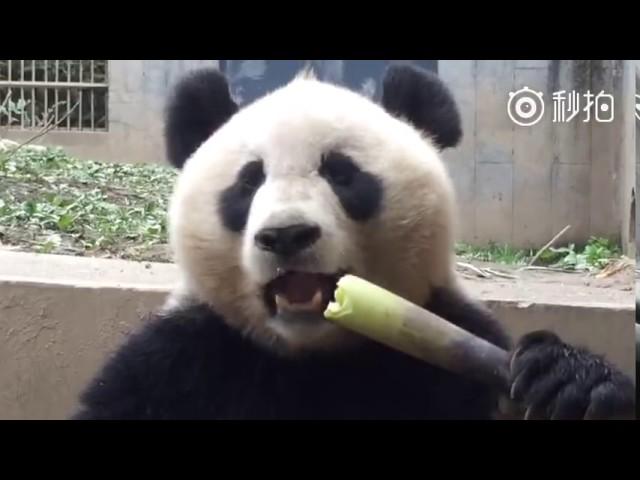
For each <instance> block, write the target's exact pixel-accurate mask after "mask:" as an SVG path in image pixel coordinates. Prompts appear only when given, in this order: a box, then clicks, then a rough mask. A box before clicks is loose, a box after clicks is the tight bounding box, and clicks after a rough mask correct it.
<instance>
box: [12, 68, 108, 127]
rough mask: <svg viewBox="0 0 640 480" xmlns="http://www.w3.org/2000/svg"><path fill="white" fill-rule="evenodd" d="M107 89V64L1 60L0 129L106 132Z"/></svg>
mask: <svg viewBox="0 0 640 480" xmlns="http://www.w3.org/2000/svg"><path fill="white" fill-rule="evenodd" d="M108 91H109V83H108V60H19V61H18V60H0V128H2V127H4V128H7V127H8V128H17V129H35V130H40V129H43V128H48V127H51V128H52V129H54V130H58V131H106V130H107V129H108V121H107V119H108V112H107V108H108ZM52 97H53V98H52ZM52 100H53V101H52Z"/></svg>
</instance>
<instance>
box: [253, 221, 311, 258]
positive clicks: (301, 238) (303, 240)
mask: <svg viewBox="0 0 640 480" xmlns="http://www.w3.org/2000/svg"><path fill="white" fill-rule="evenodd" d="M320 234H321V232H320V227H318V226H317V225H309V224H297V225H289V226H287V227H278V228H263V229H262V230H260V231H259V232H258V233H257V234H256V236H255V241H256V245H257V246H258V248H260V249H262V250H266V251H268V252H273V253H275V254H276V255H280V256H283V257H289V256H292V255H295V254H296V253H298V252H300V251H302V250H304V249H305V248H308V247H310V246H311V245H313V244H314V243H316V242H317V241H318V239H319V238H320Z"/></svg>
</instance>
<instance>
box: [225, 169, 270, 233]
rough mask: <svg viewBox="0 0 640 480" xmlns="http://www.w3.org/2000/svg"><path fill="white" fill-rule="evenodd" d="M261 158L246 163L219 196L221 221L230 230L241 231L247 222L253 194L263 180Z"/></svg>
mask: <svg viewBox="0 0 640 480" xmlns="http://www.w3.org/2000/svg"><path fill="white" fill-rule="evenodd" d="M264 179H265V175H264V167H263V164H262V160H254V161H252V162H249V163H247V164H246V165H245V166H244V167H242V169H241V170H240V172H239V173H238V176H237V177H236V181H235V182H234V183H233V184H232V185H231V186H229V187H228V188H226V189H225V190H224V191H223V192H222V195H221V196H220V202H219V211H220V216H221V217H222V222H223V223H224V225H225V227H227V228H228V229H229V230H231V231H232V232H241V231H242V230H243V229H244V227H245V225H246V224H247V218H248V216H249V209H250V208H251V202H252V201H253V196H254V195H255V193H256V191H257V190H258V188H260V186H261V185H262V183H263V182H264Z"/></svg>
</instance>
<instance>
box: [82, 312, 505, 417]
mask: <svg viewBox="0 0 640 480" xmlns="http://www.w3.org/2000/svg"><path fill="white" fill-rule="evenodd" d="M496 402H497V398H496V395H495V393H494V392H492V391H491V390H490V389H488V388H487V387H486V386H484V385H479V384H477V383H475V382H472V381H469V380H466V379H463V378H461V377H458V376H455V375H452V374H449V373H448V372H444V371H442V370H440V369H437V368H434V367H432V366H430V365H428V364H426V363H424V362H421V361H418V360H415V359H413V358H412V357H409V356H407V355H404V354H402V353H399V352H396V351H393V350H391V349H388V348H386V347H382V346H380V345H378V344H374V343H367V344H366V345H365V346H364V347H363V348H361V349H357V350H356V351H352V352H345V353H342V354H339V355H331V356H329V355H326V354H315V355H309V356H306V357H296V358H284V357H280V356H277V355H276V354H274V353H272V352H270V351H267V350H266V349H263V348H261V347H259V346H257V345H256V344H255V343H254V342H252V341H250V340H248V339H245V338H243V337H242V336H241V335H240V334H239V333H238V332H237V331H235V330H233V329H231V328H230V327H228V326H227V325H226V324H225V323H224V322H223V320H222V318H221V317H220V316H219V315H217V314H216V313H215V312H213V311H211V310H209V309H208V308H207V307H204V306H202V305H195V306H189V307H184V308H180V309H177V310H174V311H172V312H170V313H167V314H163V315H157V316H155V318H153V319H152V320H151V322H150V323H149V324H147V325H146V327H145V328H144V329H143V330H142V331H140V332H139V333H137V334H135V335H133V336H132V337H131V338H130V339H129V341H128V342H127V343H126V344H125V345H124V346H123V347H122V348H121V349H120V350H119V351H118V352H117V353H116V355H115V356H114V357H112V358H111V359H110V360H109V361H108V362H107V364H106V366H105V367H104V368H103V369H102V371H101V372H100V373H99V374H98V376H97V377H96V378H95V380H94V381H93V382H92V384H91V385H90V386H89V388H88V389H87V391H86V392H85V393H84V394H83V396H82V407H81V409H80V411H79V412H78V413H77V414H76V415H75V416H74V417H73V418H75V419H489V418H491V414H492V412H493V411H494V409H495V405H496Z"/></svg>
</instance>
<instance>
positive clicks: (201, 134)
mask: <svg viewBox="0 0 640 480" xmlns="http://www.w3.org/2000/svg"><path fill="white" fill-rule="evenodd" d="M237 111H238V105H236V103H235V102H234V101H233V99H232V98H231V93H230V91H229V84H228V83H227V79H226V78H225V76H224V75H223V74H222V73H221V72H220V71H218V70H216V69H214V68H207V69H200V70H196V71H194V72H192V73H190V74H188V75H187V76H185V77H184V78H182V79H181V80H180V81H179V82H178V84H177V85H176V86H175V88H174V91H173V92H172V95H171V97H170V98H169V102H168V104H167V108H166V112H165V132H164V133H165V141H166V148H167V156H168V159H169V162H171V164H172V165H173V166H174V167H177V168H182V166H183V165H184V163H185V162H186V161H187V159H188V158H189V157H190V156H191V154H192V153H193V152H195V151H196V150H197V149H198V147H199V146H200V145H202V143H204V141H205V140H206V139H207V138H209V137H210V136H211V134H213V133H214V132H215V131H216V130H217V129H218V128H220V127H221V126H222V125H223V124H224V123H225V122H226V121H227V120H228V119H229V118H231V116H232V115H233V114H234V113H236V112H237Z"/></svg>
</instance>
